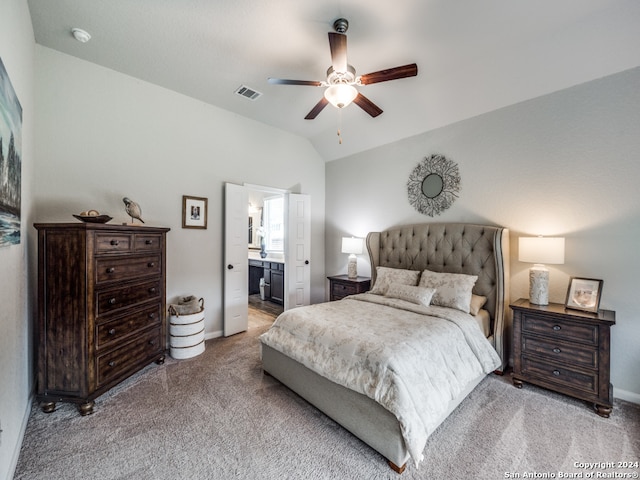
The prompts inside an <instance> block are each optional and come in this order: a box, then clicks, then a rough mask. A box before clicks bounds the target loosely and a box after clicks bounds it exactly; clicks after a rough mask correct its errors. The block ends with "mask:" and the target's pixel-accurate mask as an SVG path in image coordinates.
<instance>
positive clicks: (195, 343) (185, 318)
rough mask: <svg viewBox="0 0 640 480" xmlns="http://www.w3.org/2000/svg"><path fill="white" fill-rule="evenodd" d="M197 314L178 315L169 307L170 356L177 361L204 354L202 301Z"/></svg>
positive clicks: (172, 307)
mask: <svg viewBox="0 0 640 480" xmlns="http://www.w3.org/2000/svg"><path fill="white" fill-rule="evenodd" d="M200 302H201V303H202V304H201V309H200V311H199V312H197V313H190V314H186V315H184V314H183V315H180V314H179V313H178V312H177V311H176V309H175V308H174V306H173V305H172V306H170V307H169V314H170V316H169V347H170V354H171V356H172V357H173V358H175V359H177V360H182V359H185V358H191V357H195V356H197V355H200V354H201V353H202V352H204V301H203V300H202V299H200Z"/></svg>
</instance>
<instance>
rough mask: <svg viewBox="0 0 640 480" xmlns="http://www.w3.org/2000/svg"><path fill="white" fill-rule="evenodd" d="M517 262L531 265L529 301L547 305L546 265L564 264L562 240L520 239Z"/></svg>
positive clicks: (547, 273)
mask: <svg viewBox="0 0 640 480" xmlns="http://www.w3.org/2000/svg"><path fill="white" fill-rule="evenodd" d="M518 249H519V253H518V260H520V261H521V262H526V263H533V264H534V265H533V267H531V268H530V269H529V301H530V302H531V303H534V304H536V305H549V270H548V269H547V268H546V267H545V266H544V264H545V263H547V264H557V265H559V264H562V263H564V238H562V237H520V238H519V239H518Z"/></svg>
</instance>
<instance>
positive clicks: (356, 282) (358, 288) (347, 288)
mask: <svg viewBox="0 0 640 480" xmlns="http://www.w3.org/2000/svg"><path fill="white" fill-rule="evenodd" d="M327 278H328V279H329V300H331V301H332V302H333V301H334V300H340V299H342V298H344V297H346V296H347V295H355V294H356V293H364V292H366V291H368V290H369V288H370V286H371V279H370V278H369V277H356V278H349V277H348V276H347V275H334V276H332V277H327Z"/></svg>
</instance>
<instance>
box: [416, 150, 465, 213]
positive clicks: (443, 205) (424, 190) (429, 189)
mask: <svg viewBox="0 0 640 480" xmlns="http://www.w3.org/2000/svg"><path fill="white" fill-rule="evenodd" d="M459 191H460V173H459V172H458V165H456V163H455V162H452V161H451V160H449V159H448V158H446V157H445V156H444V155H430V156H428V157H426V158H425V159H424V160H422V161H421V162H420V163H419V164H418V165H417V166H416V168H414V169H413V171H412V172H411V175H409V181H408V182H407V192H408V194H409V203H410V204H411V205H413V207H414V208H415V209H416V210H418V211H419V212H420V213H422V214H424V215H429V216H430V217H433V216H435V215H440V213H442V212H443V211H444V210H446V209H447V208H449V207H450V206H451V205H452V204H453V202H454V201H455V199H456V198H458V192H459Z"/></svg>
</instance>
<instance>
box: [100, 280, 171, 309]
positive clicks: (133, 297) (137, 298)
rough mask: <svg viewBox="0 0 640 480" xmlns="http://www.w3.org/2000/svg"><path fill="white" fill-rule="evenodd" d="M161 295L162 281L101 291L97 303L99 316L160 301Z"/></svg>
mask: <svg viewBox="0 0 640 480" xmlns="http://www.w3.org/2000/svg"><path fill="white" fill-rule="evenodd" d="M161 295H162V289H161V287H160V280H155V281H152V282H145V283H138V284H135V285H130V286H126V287H119V288H112V289H109V290H103V291H99V292H98V295H97V297H98V300H97V302H96V303H97V316H98V317H99V316H100V315H105V314H107V313H111V312H115V311H117V310H119V309H121V308H127V307H131V306H133V305H135V304H138V303H144V302H147V301H149V300H160V298H161Z"/></svg>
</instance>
